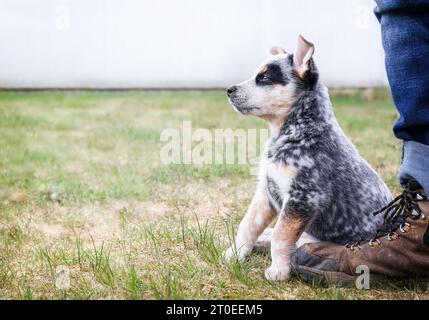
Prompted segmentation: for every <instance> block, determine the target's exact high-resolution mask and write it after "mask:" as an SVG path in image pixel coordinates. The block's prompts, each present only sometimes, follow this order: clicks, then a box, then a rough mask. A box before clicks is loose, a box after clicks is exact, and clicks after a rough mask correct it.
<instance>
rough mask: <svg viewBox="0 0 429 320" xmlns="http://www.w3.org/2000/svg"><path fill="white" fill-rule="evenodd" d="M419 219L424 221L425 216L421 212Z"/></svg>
mask: <svg viewBox="0 0 429 320" xmlns="http://www.w3.org/2000/svg"><path fill="white" fill-rule="evenodd" d="M420 219H421V220H426V215H425V214H424V213H423V212H422V213H421V214H420Z"/></svg>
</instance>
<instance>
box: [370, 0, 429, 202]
mask: <svg viewBox="0 0 429 320" xmlns="http://www.w3.org/2000/svg"><path fill="white" fill-rule="evenodd" d="M376 2H377V7H376V9H375V11H374V12H375V14H376V16H377V18H378V19H379V21H380V25H381V34H382V41H383V47H384V50H385V64H386V72H387V76H388V79H389V84H390V87H391V91H392V97H393V100H394V102H395V105H396V107H397V109H398V111H399V115H400V117H399V119H398V120H397V122H396V123H395V125H394V128H393V131H394V134H395V136H396V137H397V138H398V139H401V140H403V141H404V152H403V160H402V166H401V169H400V173H399V180H400V182H401V184H402V185H403V186H405V185H406V183H407V182H408V180H410V179H411V178H414V179H416V180H417V181H418V182H419V183H420V184H421V185H422V186H423V189H424V190H425V192H426V194H429V58H428V57H429V1H428V0H425V1H423V0H406V1H405V0H378V1H376Z"/></svg>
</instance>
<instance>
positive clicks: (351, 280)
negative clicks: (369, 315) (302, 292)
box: [292, 266, 429, 287]
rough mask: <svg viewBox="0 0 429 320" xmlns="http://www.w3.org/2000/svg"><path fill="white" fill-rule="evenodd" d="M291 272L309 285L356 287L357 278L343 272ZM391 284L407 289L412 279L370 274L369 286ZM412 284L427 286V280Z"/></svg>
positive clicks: (295, 268)
mask: <svg viewBox="0 0 429 320" xmlns="http://www.w3.org/2000/svg"><path fill="white" fill-rule="evenodd" d="M292 271H293V272H294V274H295V275H296V276H297V277H298V278H300V279H302V280H304V281H306V282H310V283H314V284H321V285H325V286H326V285H337V286H340V287H350V286H351V285H353V286H355V285H356V279H357V278H358V276H352V275H349V274H347V273H343V272H335V271H323V270H320V269H315V268H309V267H306V266H293V268H292ZM383 283H384V284H385V283H391V284H394V285H397V286H403V287H409V286H411V284H412V279H404V278H392V277H388V276H383V275H377V274H371V275H370V285H371V286H373V285H377V284H383ZM414 284H418V285H422V286H428V285H429V278H421V279H418V280H417V282H415V283H414Z"/></svg>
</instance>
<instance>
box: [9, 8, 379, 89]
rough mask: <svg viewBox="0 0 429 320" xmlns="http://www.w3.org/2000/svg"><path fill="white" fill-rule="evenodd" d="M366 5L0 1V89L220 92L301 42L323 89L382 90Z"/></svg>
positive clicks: (374, 25)
mask: <svg viewBox="0 0 429 320" xmlns="http://www.w3.org/2000/svg"><path fill="white" fill-rule="evenodd" d="M373 7H374V2H373V1H372V0H348V1H345V0H324V1H322V0H216V1H213V0H180V1H179V0H159V1H155V0H153V1H149V0H121V1H119V0H63V1H60V0H58V1H56V0H0V87H28V88H32V87H97V88H98V87H105V88H110V87H112V88H118V87H179V88H183V87H225V86H227V85H228V84H231V83H235V82H238V81H241V80H244V79H245V78H247V77H249V76H250V74H251V73H252V72H253V70H254V69H255V67H257V66H258V65H259V64H260V63H261V62H262V61H263V60H264V59H265V58H266V57H267V56H268V51H269V49H270V47H271V46H273V45H281V46H283V47H284V48H285V49H286V50H289V51H292V50H293V49H294V47H295V42H296V37H297V35H298V34H299V33H302V34H303V35H304V36H305V37H306V38H307V39H309V40H310V41H312V42H314V43H315V46H316V52H315V59H316V63H317V64H318V66H319V69H320V71H321V75H322V78H323V79H324V80H325V83H327V84H328V85H330V86H342V87H344V86H379V85H384V84H386V80H385V72H384V62H383V50H382V47H381V40H380V30H379V25H378V22H377V20H376V18H375V17H374V15H373V13H372V9H373Z"/></svg>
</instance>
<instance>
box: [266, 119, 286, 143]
mask: <svg viewBox="0 0 429 320" xmlns="http://www.w3.org/2000/svg"><path fill="white" fill-rule="evenodd" d="M286 117H287V116H284V117H273V118H269V119H268V118H266V119H265V120H266V121H267V122H268V126H269V128H270V133H271V137H273V138H276V137H278V136H279V135H280V132H281V129H282V128H283V125H284V123H285V121H286Z"/></svg>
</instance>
